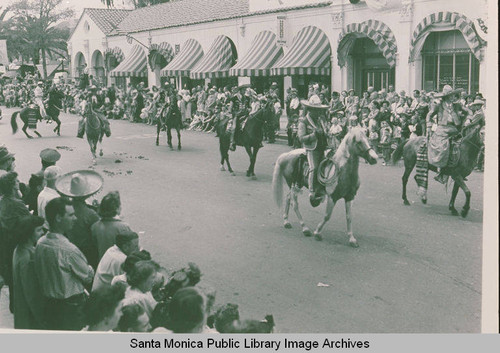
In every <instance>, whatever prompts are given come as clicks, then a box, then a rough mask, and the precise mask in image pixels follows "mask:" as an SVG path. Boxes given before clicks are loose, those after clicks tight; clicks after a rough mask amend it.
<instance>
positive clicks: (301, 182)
mask: <svg viewBox="0 0 500 353" xmlns="http://www.w3.org/2000/svg"><path fill="white" fill-rule="evenodd" d="M325 155H326V157H325V158H324V159H323V160H322V161H321V162H320V164H319V166H318V170H317V173H316V177H317V180H318V182H319V184H320V185H322V186H324V187H325V190H326V191H327V192H328V193H332V192H333V191H334V190H335V187H336V186H337V183H338V177H339V176H338V173H337V168H336V165H335V162H334V161H333V159H332V158H331V157H333V151H332V150H327V151H325ZM297 173H298V178H296V179H297V180H298V183H297V187H298V188H302V187H304V186H306V185H307V184H308V182H309V162H308V161H307V154H306V152H305V150H304V152H303V153H302V154H301V155H300V157H299V160H298V168H297Z"/></svg>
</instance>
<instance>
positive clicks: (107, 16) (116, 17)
mask: <svg viewBox="0 0 500 353" xmlns="http://www.w3.org/2000/svg"><path fill="white" fill-rule="evenodd" d="M85 12H86V13H87V14H88V15H89V16H90V18H91V19H92V21H94V22H95V24H96V25H97V26H98V27H99V28H100V29H101V30H102V31H103V32H104V34H109V33H110V32H111V31H112V30H113V29H115V28H116V26H118V24H119V23H120V22H122V21H123V19H124V18H126V17H127V16H128V15H129V14H130V13H131V10H122V9H90V8H86V9H85Z"/></svg>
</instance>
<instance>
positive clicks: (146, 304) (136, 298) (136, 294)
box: [122, 287, 158, 319]
mask: <svg viewBox="0 0 500 353" xmlns="http://www.w3.org/2000/svg"><path fill="white" fill-rule="evenodd" d="M122 304H123V306H125V305H131V304H139V305H140V306H141V307H142V308H143V309H144V311H145V312H146V314H147V315H148V317H149V318H150V319H151V314H153V310H154V309H155V307H156V304H158V303H157V301H156V300H155V298H153V294H151V292H147V293H143V292H141V291H140V290H139V289H136V288H131V287H129V288H127V290H126V291H125V298H124V299H123V300H122Z"/></svg>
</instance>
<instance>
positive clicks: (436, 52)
mask: <svg viewBox="0 0 500 353" xmlns="http://www.w3.org/2000/svg"><path fill="white" fill-rule="evenodd" d="M485 45H486V42H485V41H484V40H483V39H481V37H480V36H479V35H478V33H477V31H476V28H475V25H474V23H473V22H472V21H471V20H469V19H468V18H467V17H465V16H464V15H461V14H459V13H456V12H439V13H434V14H431V15H429V16H427V17H425V18H424V19H423V20H422V21H421V22H420V23H419V24H418V25H417V26H416V28H415V30H414V31H413V35H412V40H411V46H410V62H413V61H415V62H416V64H417V65H416V66H417V69H418V70H417V72H421V83H422V85H421V87H422V89H424V90H426V91H434V90H435V91H441V89H442V88H443V86H444V85H450V86H452V87H453V88H454V89H458V88H461V89H463V90H465V91H467V92H469V93H472V92H478V91H479V66H480V63H481V61H482V54H481V48H482V47H484V46H485ZM417 82H418V77H417Z"/></svg>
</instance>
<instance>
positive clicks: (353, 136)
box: [345, 126, 378, 165]
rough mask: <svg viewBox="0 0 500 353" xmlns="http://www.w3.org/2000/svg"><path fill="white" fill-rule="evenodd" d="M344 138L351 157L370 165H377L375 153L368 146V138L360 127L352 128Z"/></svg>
mask: <svg viewBox="0 0 500 353" xmlns="http://www.w3.org/2000/svg"><path fill="white" fill-rule="evenodd" d="M345 138H346V148H348V149H349V152H350V153H351V154H352V155H356V156H359V157H361V158H363V159H364V160H365V161H367V162H368V163H370V164H371V165H373V164H377V158H378V156H377V153H375V151H374V150H373V148H372V147H371V146H370V143H369V142H368V138H367V137H366V134H365V132H364V131H363V129H362V128H361V127H359V126H356V127H353V128H352V129H351V131H350V132H349V133H348V134H347V136H346V137H345Z"/></svg>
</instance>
